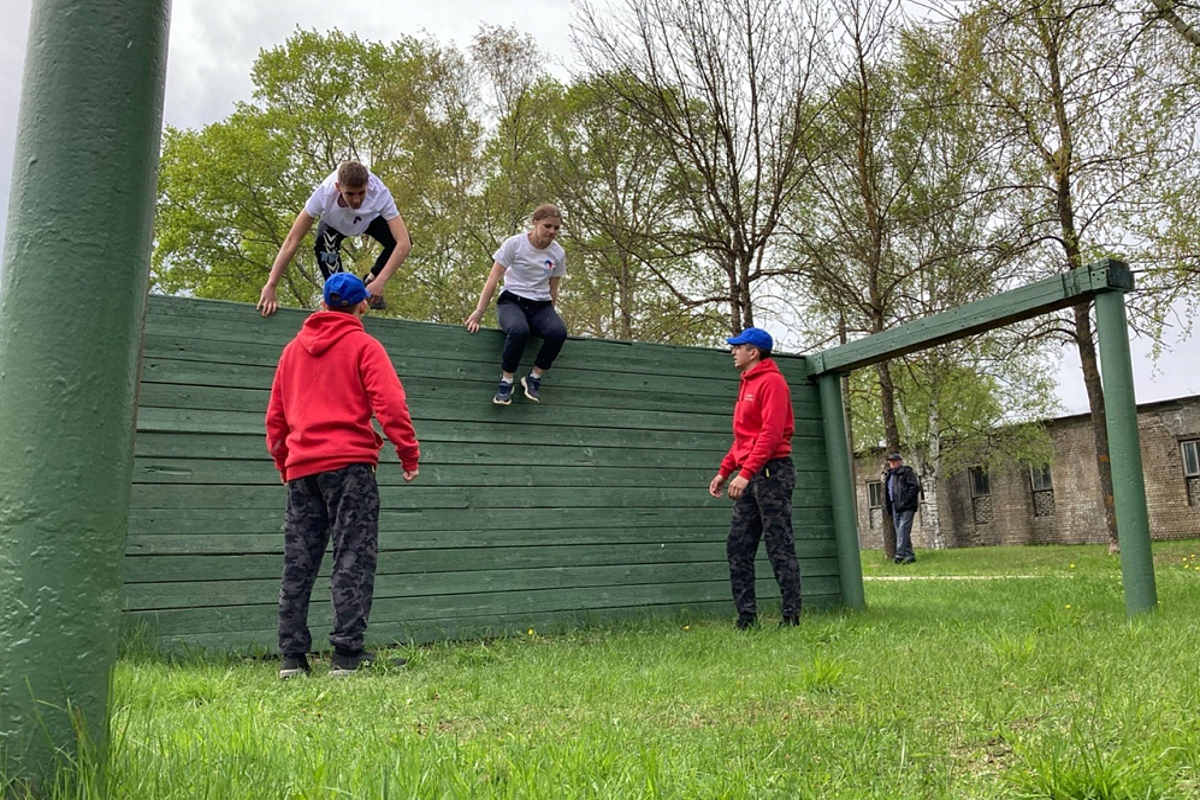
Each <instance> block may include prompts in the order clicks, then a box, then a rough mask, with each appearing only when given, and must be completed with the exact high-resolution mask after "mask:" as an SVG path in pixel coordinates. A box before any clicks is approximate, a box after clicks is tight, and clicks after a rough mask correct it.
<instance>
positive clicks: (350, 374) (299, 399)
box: [267, 272, 421, 679]
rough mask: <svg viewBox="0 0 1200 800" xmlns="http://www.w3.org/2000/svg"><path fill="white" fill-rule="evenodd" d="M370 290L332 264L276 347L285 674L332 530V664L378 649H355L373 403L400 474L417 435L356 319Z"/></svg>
mask: <svg viewBox="0 0 1200 800" xmlns="http://www.w3.org/2000/svg"><path fill="white" fill-rule="evenodd" d="M369 297H370V294H369V293H368V291H367V288H366V286H364V285H363V282H362V280H361V279H360V278H359V277H358V276H356V275H352V274H350V273H347V272H339V273H335V274H333V275H331V276H330V277H329V279H328V280H327V281H325V308H324V310H321V311H317V312H315V313H313V314H312V315H311V316H309V317H308V319H306V320H305V321H304V326H303V327H302V328H301V329H300V333H299V334H297V335H296V338H295V339H293V340H292V341H291V342H290V343H289V344H288V345H287V347H285V348H284V350H283V355H282V356H280V358H279V366H278V368H277V369H276V371H275V380H274V382H273V383H272V385H271V400H270V404H269V405H268V406H267V450H268V451H269V452H270V453H271V456H272V458H274V459H275V467H276V468H277V469H278V470H279V474H280V475H281V476H282V477H283V482H284V483H285V484H287V490H288V505H287V520H286V524H285V526H284V565H283V580H282V583H281V587H280V591H279V650H280V652H281V653H282V654H283V661H282V665H281V667H280V670H279V677H280V678H284V679H286V678H291V677H294V676H297V675H302V674H306V673H308V672H310V668H309V664H308V657H307V653H308V651H309V649H310V648H311V646H312V636H311V635H310V634H309V630H308V601H309V596H310V595H311V593H312V588H313V583H314V582H315V581H316V579H317V570H319V569H320V567H321V559H322V558H323V557H324V555H325V547H326V545H327V544H328V542H329V539H330V534H332V536H333V574H332V576H331V578H330V589H331V593H332V596H333V616H334V626H333V632H332V633H331V634H330V636H329V642H330V644H332V645H333V649H334V650H333V658H332V669H331V674H333V675H335V676H339V675H347V674H350V673H353V672H355V671H356V670H358V669H359V668H361V667H363V666H366V665H367V664H369V663H371V661H373V660H374V658H375V656H374V654H373V653H368V652H366V651H364V650H363V634H364V632H365V631H366V629H367V617H368V616H369V615H370V613H371V601H372V598H373V596H374V588H375V562H376V554H377V552H378V545H379V487H378V486H377V485H376V483H375V467H376V466H377V465H378V463H379V448H380V447H382V446H383V439H382V438H381V437H380V436H379V434H378V433H376V432H375V429H374V428H373V427H372V426H371V416H372V414H374V416H375V418H376V419H378V420H379V424H380V425H381V426H382V427H383V432H384V434H386V435H387V438H388V439H389V440H390V441H391V442H392V444H394V445H395V446H396V453H397V454H398V455H399V456H400V465H401V468H402V469H403V471H404V480H405V482H409V481H411V480H412V479H413V478H415V477H417V472H418V464H417V462H418V460H419V458H420V454H421V453H420V446H419V444H418V443H417V437H416V432H415V431H414V430H413V424H412V418H411V417H410V416H409V413H408V404H407V402H406V401H405V397H404V387H403V386H401V385H400V378H399V377H398V376H397V375H396V370H395V369H394V368H393V367H392V362H391V359H389V358H388V354H387V351H386V350H384V348H383V345H382V344H380V343H379V341H378V340H377V339H375V338H374V337H373V336H371V335H369V334H368V333H367V332H366V331H365V330H364V329H363V324H362V317H363V314H365V313H367V310H368V308H369V307H370V306H369V302H368V300H369ZM394 663H397V662H394ZM401 663H402V662H401ZM397 665H399V664H398V663H397Z"/></svg>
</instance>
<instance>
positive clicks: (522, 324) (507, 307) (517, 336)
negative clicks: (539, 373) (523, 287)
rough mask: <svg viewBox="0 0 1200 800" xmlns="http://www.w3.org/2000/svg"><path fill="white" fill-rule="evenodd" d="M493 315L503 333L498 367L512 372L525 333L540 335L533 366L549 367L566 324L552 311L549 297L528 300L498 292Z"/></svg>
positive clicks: (518, 358)
mask: <svg viewBox="0 0 1200 800" xmlns="http://www.w3.org/2000/svg"><path fill="white" fill-rule="evenodd" d="M496 316H497V318H498V319H499V320H500V328H501V330H503V331H504V333H505V339H504V354H503V355H502V356H501V357H500V368H501V369H502V370H504V371H505V372H516V371H517V367H518V366H520V364H521V354H522V353H524V352H525V343H526V342H528V341H529V335H530V333H531V332H532V333H533V334H535V335H537V336H539V337H541V339H542V348H541V349H540V350H538V354H537V358H535V359H534V360H533V363H534V366H536V367H537V368H538V369H541V370H547V369H550V365H551V364H553V363H554V359H556V358H558V352H559V351H560V350H562V346H563V342H565V341H566V340H567V326H566V323H564V322H563V321H562V317H560V316H559V315H558V312H557V311H555V310H554V304H553V303H551V302H550V301H549V300H528V299H526V298H524V297H518V296H517V295H515V294H513V293H512V292H501V293H500V299H499V300H497V301H496Z"/></svg>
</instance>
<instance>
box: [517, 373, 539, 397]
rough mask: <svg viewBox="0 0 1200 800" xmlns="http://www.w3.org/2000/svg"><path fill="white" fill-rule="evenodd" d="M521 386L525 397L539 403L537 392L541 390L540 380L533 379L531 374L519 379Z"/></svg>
mask: <svg viewBox="0 0 1200 800" xmlns="http://www.w3.org/2000/svg"><path fill="white" fill-rule="evenodd" d="M521 386H522V388H524V389H525V396H526V397H528V398H529V399H530V400H532V401H533V402H535V403H540V402H541V401H540V400H538V391H539V390H540V389H541V388H542V379H541V378H535V377H533V375H532V374H530V375H526V376H525V377H524V378H521Z"/></svg>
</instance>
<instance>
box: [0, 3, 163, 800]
mask: <svg viewBox="0 0 1200 800" xmlns="http://www.w3.org/2000/svg"><path fill="white" fill-rule="evenodd" d="M169 10H170V2H169V0H34V3H33V9H32V19H31V22H30V33H29V44H28V50H27V53H26V59H25V75H24V84H23V90H22V96H21V106H20V111H19V120H18V127H17V146H16V155H15V158H14V162H13V163H14V169H13V181H12V193H11V198H10V203H9V213H8V223H7V233H6V237H5V245H4V260H3V273H2V274H0V769H2V770H3V772H4V774H5V775H6V776H7V777H8V778H10V779H16V780H19V781H21V782H23V783H25V784H26V785H28V786H31V787H33V789H34V791H35V792H38V791H40V790H39V789H37V786H38V785H39V784H41V785H44V781H45V780H47V779H49V778H50V777H51V776H52V775H53V774H54V772H55V771H56V770H57V769H59V767H60V766H61V765H62V759H63V758H64V756H65V757H66V758H71V757H72V756H73V755H74V754H76V753H80V752H82V751H84V750H85V749H86V750H87V751H89V752H94V753H96V754H97V756H98V757H99V758H100V759H103V758H104V755H105V752H106V744H107V743H106V729H107V722H108V720H107V713H108V708H107V705H108V681H109V675H110V673H111V670H112V667H113V663H114V661H115V658H116V649H117V624H118V621H119V613H120V605H121V585H122V583H121V560H122V558H123V555H124V545H125V533H126V526H127V522H128V516H129V494H130V480H131V476H132V471H133V431H134V416H135V410H136V401H135V395H136V389H137V376H138V360H139V356H140V351H141V335H142V325H143V320H144V317H145V305H146V286H147V281H148V276H149V262H150V258H149V256H150V243H151V227H152V223H153V217H154V197H155V181H156V178H157V169H158V149H159V138H160V130H161V125H162V107H163V86H164V79H165V75H166V57H167V32H168V17H169Z"/></svg>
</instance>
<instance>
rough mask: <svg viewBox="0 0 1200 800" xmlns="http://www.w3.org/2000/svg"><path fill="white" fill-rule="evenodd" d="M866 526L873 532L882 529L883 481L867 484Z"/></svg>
mask: <svg viewBox="0 0 1200 800" xmlns="http://www.w3.org/2000/svg"><path fill="white" fill-rule="evenodd" d="M867 524H868V525H869V526H870V528H871V530H873V531H874V530H879V529H880V528H882V527H883V481H868V482H867Z"/></svg>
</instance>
